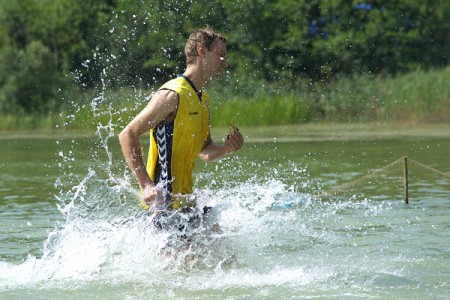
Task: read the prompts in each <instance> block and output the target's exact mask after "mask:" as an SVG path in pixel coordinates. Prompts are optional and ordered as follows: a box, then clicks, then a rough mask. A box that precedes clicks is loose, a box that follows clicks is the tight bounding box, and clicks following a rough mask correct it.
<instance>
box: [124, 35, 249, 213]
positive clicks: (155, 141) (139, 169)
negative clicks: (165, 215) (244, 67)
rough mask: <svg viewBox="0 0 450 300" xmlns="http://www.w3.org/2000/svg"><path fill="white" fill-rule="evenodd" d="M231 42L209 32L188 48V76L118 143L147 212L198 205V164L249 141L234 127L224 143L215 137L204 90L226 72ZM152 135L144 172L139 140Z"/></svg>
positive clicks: (160, 95) (167, 87) (159, 96)
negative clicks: (195, 193)
mask: <svg viewBox="0 0 450 300" xmlns="http://www.w3.org/2000/svg"><path fill="white" fill-rule="evenodd" d="M226 45H227V39H226V38H225V37H224V36H222V35H221V34H218V33H216V32H214V31H213V30H212V29H211V28H204V29H200V30H197V31H195V32H193V33H192V34H191V35H190V37H189V39H188V41H187V42H186V46H185V54H186V63H187V67H186V70H185V71H184V73H183V74H179V75H178V76H177V78H175V79H172V80H170V81H168V82H166V83H165V84H164V85H162V86H161V87H160V88H159V90H158V91H157V92H156V93H155V94H154V95H153V97H152V98H151V100H150V102H149V103H148V105H147V106H146V107H145V108H144V109H143V110H142V111H141V112H140V113H139V114H138V115H137V116H136V117H135V118H134V119H133V120H132V121H131V122H130V123H129V124H128V125H127V126H126V127H125V128H124V129H123V131H122V132H121V133H120V134H119V141H120V145H121V147H122V152H123V154H124V156H125V159H126V161H127V163H128V165H129V167H130V168H131V170H132V172H133V174H134V175H135V176H136V179H137V180H138V182H139V185H140V187H141V189H142V191H143V202H144V206H145V208H147V209H151V210H153V209H156V210H179V209H183V208H188V207H191V206H194V205H195V202H193V201H189V200H188V199H189V197H187V195H190V194H192V188H193V178H192V173H193V170H194V165H195V160H196V158H197V157H199V158H200V159H202V160H203V161H213V160H216V159H219V158H221V157H223V156H225V155H227V154H230V153H233V152H235V151H237V150H239V149H240V148H241V147H242V145H243V143H244V139H243V136H242V134H241V133H240V132H239V130H238V129H237V128H236V127H233V129H232V130H231V132H230V134H229V135H228V136H227V138H226V140H225V143H224V144H222V145H219V144H216V143H214V142H213V140H212V139H211V134H210V113H209V107H210V101H209V97H208V95H207V94H206V92H205V91H204V88H205V86H206V85H207V84H208V83H209V82H210V81H211V80H214V79H216V78H217V77H218V76H219V75H220V74H221V73H222V72H223V71H224V70H225V68H227V66H228V64H227V59H226ZM148 131H150V148H149V155H148V161H147V166H146V167H145V165H144V161H143V157H142V153H141V145H140V142H139V136H140V135H142V134H144V133H146V132H148Z"/></svg>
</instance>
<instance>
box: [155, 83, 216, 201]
mask: <svg viewBox="0 0 450 300" xmlns="http://www.w3.org/2000/svg"><path fill="white" fill-rule="evenodd" d="M178 76H179V77H177V78H176V79H172V80H170V81H168V82H167V83H165V84H164V85H163V86H162V87H161V88H160V90H172V91H174V92H176V93H177V94H178V97H179V103H178V109H177V113H176V116H175V119H174V120H173V121H172V122H170V123H160V124H158V125H157V126H156V127H155V128H153V129H151V130H150V148H149V153H148V161H147V167H146V169H147V172H148V174H149V175H150V178H151V179H152V180H153V182H154V183H155V184H158V185H159V186H160V187H162V188H163V189H164V190H165V191H167V195H166V204H167V206H168V207H170V208H172V209H176V208H179V207H186V206H190V205H193V203H187V202H186V201H183V197H179V196H180V195H189V194H192V187H193V178H192V173H193V171H194V167H195V160H196V158H197V157H198V155H199V153H200V151H201V150H202V148H203V145H204V143H205V141H206V139H207V137H208V134H209V120H210V119H209V97H208V95H207V94H206V93H201V92H199V91H197V90H196V88H195V86H194V85H193V83H192V82H191V81H190V80H189V78H187V77H185V76H184V75H178ZM177 196H178V197H177ZM146 208H148V207H146Z"/></svg>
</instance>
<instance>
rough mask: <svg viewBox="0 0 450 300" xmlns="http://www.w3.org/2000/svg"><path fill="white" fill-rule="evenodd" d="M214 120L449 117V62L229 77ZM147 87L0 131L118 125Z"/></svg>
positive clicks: (13, 121)
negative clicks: (290, 77)
mask: <svg viewBox="0 0 450 300" xmlns="http://www.w3.org/2000/svg"><path fill="white" fill-rule="evenodd" d="M209 91H210V95H211V98H212V99H213V107H212V109H211V118H212V125H213V126H214V127H226V126H227V125H228V124H230V123H234V124H239V125H240V126H249V127H251V126H271V125H289V124H304V123H310V122H346V123H347V122H351V123H365V122H382V123H384V122H397V123H399V122H400V123H409V124H411V123H412V124H419V123H449V122H450V67H447V68H445V69H442V70H432V71H420V70H419V71H416V72H413V73H409V74H404V75H401V76H397V77H389V78H386V77H375V76H360V77H353V78H341V79H339V80H334V81H330V82H320V83H315V84H309V83H306V82H295V83H292V84H287V83H285V84H284V86H280V85H279V84H276V85H275V84H267V83H264V84H263V83H259V82H256V83H255V82H252V81H250V80H240V81H234V80H227V81H226V82H224V83H223V85H222V84H215V85H212V86H211V87H210V89H209ZM150 94H151V91H150V90H140V89H120V90H105V91H104V92H103V93H100V92H95V91H90V92H83V93H68V94H67V95H65V101H66V103H64V104H63V105H61V109H60V111H54V112H51V113H50V114H48V115H44V116H43V115H27V116H20V115H7V114H1V113H0V130H3V131H5V130H30V129H42V130H58V129H63V128H66V129H76V130H93V129H96V128H97V127H98V124H108V123H110V124H114V125H115V126H116V128H121V127H123V126H124V125H125V124H126V123H127V122H129V121H130V120H131V118H132V117H133V116H134V115H136V113H137V112H139V111H140V110H141V109H142V108H143V107H144V106H145V105H146V103H147V100H146V97H147V96H148V95H150Z"/></svg>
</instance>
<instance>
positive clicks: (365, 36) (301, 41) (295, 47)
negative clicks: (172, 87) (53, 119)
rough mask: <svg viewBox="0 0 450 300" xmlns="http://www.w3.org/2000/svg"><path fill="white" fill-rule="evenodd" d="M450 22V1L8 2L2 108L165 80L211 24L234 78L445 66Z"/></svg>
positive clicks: (1, 33) (39, 105) (297, 80)
mask: <svg viewBox="0 0 450 300" xmlns="http://www.w3.org/2000/svg"><path fill="white" fill-rule="evenodd" d="M448 20H450V1H448V0H433V1H418V0H399V1H381V0H372V1H366V2H363V1H350V0H329V1H319V0H309V1H303V0H235V1H220V0H192V1H179V0H138V1H131V0H128V1H127V0H83V1H73V0H20V1H10V0H0V111H1V112H3V113H5V112H6V113H12V114H14V113H35V112H37V113H48V112H49V111H54V110H57V109H58V106H59V105H61V99H65V97H64V95H63V94H64V93H65V92H66V91H67V90H69V89H71V88H73V87H74V86H79V87H82V88H85V89H87V88H92V87H99V86H102V87H105V86H108V87H117V88H119V87H124V86H128V87H129V86H138V87H147V86H154V85H158V84H159V83H160V82H161V81H163V80H166V79H167V77H168V76H172V75H173V74H174V73H177V72H180V71H182V70H183V69H184V58H183V55H184V54H183V48H184V43H185V40H186V38H187V36H188V34H189V32H190V30H191V29H193V28H198V27H204V26H205V25H210V26H212V27H213V28H215V29H216V30H217V31H219V32H222V33H224V34H225V35H227V36H228V38H229V40H230V42H229V47H228V49H229V51H228V52H229V62H230V64H231V67H230V71H231V74H233V75H232V76H234V79H235V81H236V82H238V81H240V82H268V83H271V84H272V85H273V83H277V82H280V83H281V82H283V83H284V84H286V83H288V85H289V86H291V87H293V88H298V87H302V85H303V84H304V82H305V80H306V79H308V80H311V81H317V80H332V79H333V78H336V77H340V76H342V75H351V76H353V75H355V74H362V73H364V74H366V75H367V74H374V75H377V74H395V73H398V72H405V71H410V70H416V69H418V68H422V69H426V68H429V67H435V66H445V65H448V64H449V57H448V54H449V53H450V39H449V38H448V32H450V24H449V21H448ZM250 85H251V84H250Z"/></svg>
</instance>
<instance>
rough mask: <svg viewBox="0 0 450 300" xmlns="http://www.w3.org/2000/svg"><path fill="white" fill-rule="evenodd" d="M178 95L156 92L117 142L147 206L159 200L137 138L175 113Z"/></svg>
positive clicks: (164, 91) (162, 91)
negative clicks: (141, 190)
mask: <svg viewBox="0 0 450 300" xmlns="http://www.w3.org/2000/svg"><path fill="white" fill-rule="evenodd" d="M177 106H178V94H177V93H176V92H174V91H170V90H161V91H158V92H157V93H156V94H155V95H154V96H153V97H152V99H151V101H150V102H149V104H148V105H147V106H146V107H145V108H144V109H143V110H142V111H141V112H140V113H139V114H138V115H137V116H136V117H135V118H134V119H133V120H132V121H131V122H130V123H129V124H128V125H127V126H126V127H125V128H124V129H123V131H122V132H121V133H120V134H119V141H120V145H121V147H122V152H123V155H124V157H125V159H126V161H127V164H128V166H129V167H130V169H131V171H132V172H133V174H134V175H135V176H136V179H137V181H138V182H139V185H140V186H141V188H142V189H143V190H144V195H143V196H144V201H145V202H147V204H149V203H151V202H153V201H154V200H162V199H160V197H161V196H160V194H158V191H157V190H156V188H155V184H154V183H153V181H152V180H151V179H150V176H149V175H148V173H147V171H146V170H145V164H144V160H143V157H142V151H141V145H140V142H139V136H141V135H142V134H144V133H145V132H148V131H149V130H150V129H151V128H154V127H155V126H156V125H158V124H159V123H160V122H162V121H163V120H165V119H166V118H167V117H168V116H169V115H171V114H173V113H176V111H177Z"/></svg>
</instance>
